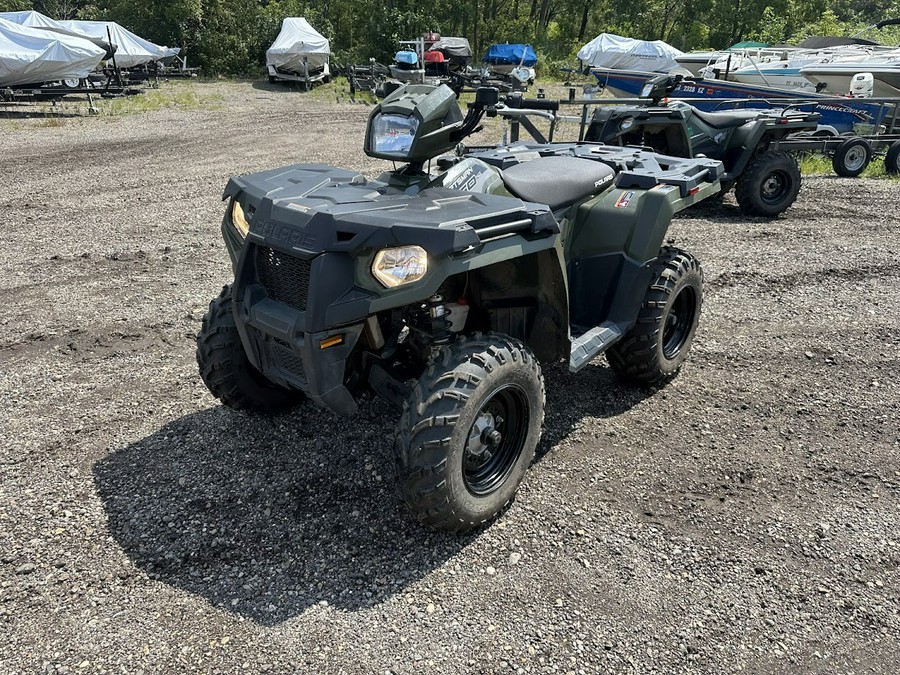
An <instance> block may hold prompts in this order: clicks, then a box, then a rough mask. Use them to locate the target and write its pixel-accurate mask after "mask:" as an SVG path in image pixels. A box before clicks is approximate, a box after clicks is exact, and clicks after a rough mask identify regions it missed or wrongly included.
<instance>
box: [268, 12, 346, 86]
mask: <svg viewBox="0 0 900 675" xmlns="http://www.w3.org/2000/svg"><path fill="white" fill-rule="evenodd" d="M330 53H331V48H330V47H329V46H328V40H326V39H325V37H324V36H322V34H321V33H319V32H318V31H316V29H315V28H313V27H312V26H310V25H309V22H308V21H307V20H306V19H302V18H296V17H289V18H287V19H285V20H284V21H283V22H282V24H281V32H280V33H278V37H277V38H275V42H273V43H272V46H271V47H269V49H267V50H266V65H267V66H274V67H275V68H278V69H279V70H283V71H287V72H295V73H302V72H303V60H304V59H306V60H307V63H308V67H309V69H310V70H318V69H320V68H322V66H324V65H325V64H326V63H327V62H328V55H329V54H330Z"/></svg>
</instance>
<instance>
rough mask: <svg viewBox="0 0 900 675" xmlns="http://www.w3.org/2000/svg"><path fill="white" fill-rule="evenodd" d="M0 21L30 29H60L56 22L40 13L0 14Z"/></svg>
mask: <svg viewBox="0 0 900 675" xmlns="http://www.w3.org/2000/svg"><path fill="white" fill-rule="evenodd" d="M0 19H5V20H6V21H12V22H13V23H17V24H19V25H20V26H31V27H32V28H62V26H61V25H60V24H59V22H58V21H54V20H53V19H51V18H50V17H49V16H44V15H43V14H41V13H40V12H34V11H30V10H29V11H27V12H0Z"/></svg>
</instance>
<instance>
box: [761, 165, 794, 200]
mask: <svg viewBox="0 0 900 675" xmlns="http://www.w3.org/2000/svg"><path fill="white" fill-rule="evenodd" d="M790 190H791V177H790V176H789V175H788V173H787V172H786V171H773V172H772V173H770V174H769V175H768V176H766V177H765V178H764V179H763V182H762V185H761V186H760V188H759V196H760V197H761V198H762V200H763V201H764V202H765V203H766V204H777V203H778V202H780V201H781V200H783V199H784V198H785V197H786V196H787V195H788V193H789V192H790Z"/></svg>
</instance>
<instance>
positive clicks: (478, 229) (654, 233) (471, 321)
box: [197, 85, 722, 532]
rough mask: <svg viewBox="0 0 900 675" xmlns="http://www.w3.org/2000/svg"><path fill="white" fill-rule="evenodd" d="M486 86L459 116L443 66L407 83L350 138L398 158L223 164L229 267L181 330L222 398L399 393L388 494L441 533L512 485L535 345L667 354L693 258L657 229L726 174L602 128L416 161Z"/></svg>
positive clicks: (524, 433) (475, 112) (524, 458)
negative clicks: (227, 170)
mask: <svg viewBox="0 0 900 675" xmlns="http://www.w3.org/2000/svg"><path fill="white" fill-rule="evenodd" d="M497 103H498V93H497V90H496V89H490V88H486V89H479V91H478V94H477V97H476V101H475V103H473V104H470V109H469V112H468V114H467V115H466V117H465V118H463V115H462V113H461V111H460V108H459V105H458V103H457V101H456V97H455V95H454V93H453V91H451V90H450V89H449V88H448V87H446V86H443V85H442V86H439V87H431V86H425V85H407V86H406V87H403V88H401V89H399V90H397V91H395V92H393V93H392V94H390V95H389V96H388V97H387V98H385V99H384V101H383V102H381V103H380V104H379V105H377V106H376V107H375V108H374V110H373V112H372V114H371V116H370V118H369V124H368V129H367V132H366V140H365V151H366V153H367V154H368V155H370V156H372V157H377V158H382V159H386V160H392V161H395V162H402V165H401V166H399V167H398V168H396V169H395V170H394V171H391V172H388V173H385V174H383V175H382V176H380V177H379V178H378V179H376V180H370V179H368V178H366V177H364V176H363V175H361V174H360V173H358V172H356V171H348V170H344V169H338V168H334V167H331V166H323V165H318V164H313V165H311V164H297V165H294V166H288V167H284V168H280V169H275V170H272V171H266V172H263V173H257V174H252V175H247V176H241V177H238V178H232V179H231V181H229V183H228V186H227V188H226V189H225V198H226V199H227V200H228V208H227V210H226V214H225V218H224V220H223V223H222V232H223V235H224V238H225V243H226V245H227V248H228V252H229V254H230V256H231V261H232V266H233V269H234V282H233V283H232V284H229V285H227V286H225V288H224V289H223V291H222V293H221V295H220V296H219V297H218V298H216V299H214V300H213V301H212V303H211V304H210V308H209V312H208V313H207V314H206V316H205V317H204V319H203V326H202V329H201V331H200V334H199V336H198V338H197V360H198V363H199V367H200V374H201V376H202V378H203V381H204V382H205V383H206V385H207V387H208V388H209V390H210V391H211V392H212V393H213V394H214V395H215V396H216V397H218V398H219V399H220V400H221V401H222V402H223V403H225V404H226V405H228V406H230V407H233V408H238V409H245V410H250V411H258V412H263V413H271V412H276V411H280V410H284V409H287V408H289V407H291V406H293V405H295V404H297V403H298V402H300V401H301V400H303V399H304V398H309V399H312V400H313V401H314V402H316V403H318V404H319V405H321V406H323V407H325V408H328V409H330V410H331V411H333V412H335V413H337V414H339V415H350V414H353V413H354V412H355V411H356V409H357V399H358V398H359V397H361V396H365V395H370V394H376V395H379V396H382V397H383V398H385V399H386V400H387V401H389V402H391V403H393V404H395V405H396V406H397V408H398V409H399V410H400V411H401V415H400V422H399V426H398V431H397V447H396V451H397V465H398V467H399V474H400V476H399V478H400V486H401V492H402V495H403V498H404V500H405V502H406V504H407V505H408V507H409V508H410V510H411V511H412V512H413V513H414V514H415V516H416V517H417V518H418V519H419V520H420V521H421V522H422V523H425V524H427V525H429V526H432V527H436V528H440V529H443V530H449V531H454V532H463V531H467V530H470V529H473V528H476V527H478V526H480V525H482V524H483V523H486V522H488V521H490V520H491V519H492V518H494V517H495V516H496V515H497V514H498V513H500V512H501V511H502V510H503V509H504V508H505V506H506V505H507V504H508V503H509V502H510V501H511V500H512V498H513V495H514V494H515V492H516V489H517V487H518V485H519V483H520V482H521V480H522V477H523V475H524V473H525V471H526V469H527V468H528V466H529V464H530V463H531V460H532V458H533V457H534V453H535V448H536V446H537V444H538V441H539V439H540V435H541V426H542V423H543V418H544V379H543V376H542V374H541V365H540V364H541V363H552V362H555V361H558V360H560V359H562V358H565V359H566V360H567V361H568V363H569V367H570V369H571V370H572V371H578V370H580V369H582V368H583V367H584V366H585V365H586V364H587V363H588V362H589V361H590V360H591V359H593V358H594V357H595V356H597V355H599V354H601V353H603V352H605V353H606V354H607V357H608V360H609V363H610V364H611V366H612V367H613V369H615V370H616V371H617V372H618V373H619V374H620V375H622V377H624V378H626V379H628V380H631V381H633V382H637V383H642V384H659V383H662V382H664V381H666V380H667V379H669V378H671V377H672V376H674V375H675V374H676V372H678V370H679V368H680V367H681V365H682V363H683V362H684V360H685V358H686V357H687V354H688V350H689V349H690V346H691V342H692V340H693V338H694V333H695V331H696V330H697V323H698V320H699V317H700V307H701V303H702V297H703V283H702V281H703V278H702V272H701V269H700V263H699V262H698V261H697V260H696V258H694V257H693V256H692V255H690V254H689V253H686V252H684V251H681V250H678V249H676V248H672V247H671V246H667V245H664V242H665V241H666V232H667V230H668V227H669V222H670V220H671V218H672V216H673V214H674V213H676V212H677V211H680V210H682V209H684V208H686V207H688V206H689V205H691V204H694V203H696V202H698V201H700V200H702V199H704V198H706V197H708V196H710V195H713V194H715V193H716V192H718V191H719V190H720V189H721V186H720V184H719V177H720V175H721V173H722V168H721V163H720V162H718V161H714V160H708V159H679V158H673V157H663V156H660V155H655V154H653V153H649V152H643V151H639V150H632V149H621V148H607V147H604V146H598V145H596V144H547V145H543V146H524V145H521V146H515V147H510V148H497V149H493V150H488V151H483V152H480V153H477V154H476V155H474V156H457V157H451V158H449V159H447V160H446V161H445V162H443V163H442V164H441V166H442V167H443V170H442V171H440V172H438V173H434V174H433V173H429V172H428V171H427V170H426V166H427V164H429V163H430V162H431V160H432V159H433V158H436V157H438V156H439V155H442V154H445V153H448V152H450V151H452V150H453V149H454V148H455V147H457V145H458V144H459V143H460V141H461V140H462V139H464V138H465V137H466V136H468V135H469V134H471V133H473V132H475V131H476V130H477V129H478V128H479V123H480V120H481V119H482V117H483V116H484V115H485V114H488V115H490V114H493V113H494V112H495V111H496V106H497ZM336 451H337V450H336Z"/></svg>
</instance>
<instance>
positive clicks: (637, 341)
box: [606, 247, 703, 384]
mask: <svg viewBox="0 0 900 675" xmlns="http://www.w3.org/2000/svg"><path fill="white" fill-rule="evenodd" d="M702 303H703V270H702V269H701V267H700V262H699V261H698V260H697V259H696V258H695V257H694V256H692V255H690V254H689V253H685V252H684V251H681V250H679V249H677V248H668V247H667V248H664V249H663V250H662V252H661V253H660V256H659V259H658V262H657V266H656V278H655V280H654V281H653V283H652V284H651V285H650V288H649V289H647V294H646V295H645V296H644V301H643V303H642V304H641V310H640V313H639V314H638V318H637V321H636V322H635V324H634V326H633V327H632V328H631V330H629V331H628V332H627V333H626V334H625V336H624V337H623V338H622V339H621V340H619V341H618V342H617V343H615V344H614V345H613V346H612V347H610V348H609V350H608V351H607V352H606V359H607V361H609V365H610V366H611V367H612V369H613V370H614V371H616V373H617V374H618V375H619V376H620V377H622V378H623V379H625V380H629V381H632V382H635V383H638V384H659V383H661V382H665V381H666V380H668V379H671V378H672V377H674V376H675V375H676V374H677V373H678V371H679V369H680V368H681V365H682V364H683V363H684V361H685V359H686V358H687V355H688V352H689V351H690V348H691V342H692V341H693V339H694V334H695V333H696V332H697V324H698V323H699V322H700V307H701V305H702Z"/></svg>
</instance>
